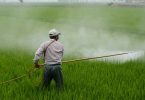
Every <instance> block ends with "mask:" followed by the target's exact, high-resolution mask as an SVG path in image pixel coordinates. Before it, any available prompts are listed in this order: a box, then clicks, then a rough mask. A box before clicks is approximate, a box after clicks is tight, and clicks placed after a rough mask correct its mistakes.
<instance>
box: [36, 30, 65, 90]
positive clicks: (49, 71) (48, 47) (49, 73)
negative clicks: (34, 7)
mask: <svg viewBox="0 0 145 100" xmlns="http://www.w3.org/2000/svg"><path fill="white" fill-rule="evenodd" d="M60 34H61V33H60V32H58V31H57V30H56V29H52V30H50V31H49V37H50V40H49V41H46V42H44V43H42V44H41V46H40V47H39V48H38V50H37V51H36V53H35V57H34V64H35V67H36V68H39V67H40V66H39V64H38V62H39V59H40V58H41V56H42V55H44V59H45V64H44V76H43V87H48V88H49V87H50V83H51V80H52V79H54V81H55V83H56V87H57V88H58V89H60V88H62V85H63V77H62V72H61V59H62V57H63V51H64V47H63V45H62V44H61V43H60V42H59V41H58V39H59V35H60Z"/></svg>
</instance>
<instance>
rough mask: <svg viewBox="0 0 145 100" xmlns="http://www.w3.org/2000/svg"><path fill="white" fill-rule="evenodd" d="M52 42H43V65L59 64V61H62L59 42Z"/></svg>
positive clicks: (61, 49) (61, 50) (62, 49)
mask: <svg viewBox="0 0 145 100" xmlns="http://www.w3.org/2000/svg"><path fill="white" fill-rule="evenodd" d="M53 41H54V40H50V41H47V42H45V44H44V48H45V50H46V51H45V64H57V63H61V59H62V56H63V51H64V48H63V45H62V44H61V43H60V42H59V41H54V42H53ZM51 42H53V43H51ZM50 43H51V44H50ZM49 44H50V45H49ZM48 45H49V46H48Z"/></svg>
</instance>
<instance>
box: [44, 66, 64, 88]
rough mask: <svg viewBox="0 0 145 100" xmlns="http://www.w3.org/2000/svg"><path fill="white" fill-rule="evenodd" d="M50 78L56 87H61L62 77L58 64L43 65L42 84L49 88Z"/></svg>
mask: <svg viewBox="0 0 145 100" xmlns="http://www.w3.org/2000/svg"><path fill="white" fill-rule="evenodd" d="M52 79H54V81H55V83H56V87H57V88H59V89H60V88H62V86H63V77H62V72H61V65H60V64H52V65H47V64H45V65H44V77H43V86H45V87H48V88H49V87H50V83H51V80H52Z"/></svg>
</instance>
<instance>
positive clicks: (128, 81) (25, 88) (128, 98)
mask: <svg viewBox="0 0 145 100" xmlns="http://www.w3.org/2000/svg"><path fill="white" fill-rule="evenodd" d="M17 52H19V54H18V53H17ZM0 55H1V56H0V69H1V70H0V77H1V78H0V81H1V82H2V81H5V80H9V79H11V78H14V77H18V76H19V75H22V74H24V73H25V72H26V71H28V70H29V69H30V68H31V67H33V65H32V62H31V60H30V59H32V58H33V56H32V54H29V53H26V52H24V51H21V50H18V51H8V50H6V51H4V52H2V51H1V52H0ZM10 55H11V56H10ZM144 66H145V62H144V61H129V62H126V63H111V62H101V61H96V60H95V61H82V62H76V63H66V64H62V71H63V78H64V90H62V91H57V90H56V89H55V83H54V81H52V84H51V89H50V90H48V89H41V80H42V74H43V68H41V69H40V70H37V71H36V72H35V73H33V74H32V75H31V77H28V76H27V77H24V78H22V79H19V80H16V81H13V82H10V83H8V84H3V85H1V86H0V98H1V100H9V99H15V100H20V99H21V100H24V99H29V100H30V99H38V98H39V99H40V100H43V99H50V100H56V99H59V100H64V99H66V100H70V99H75V100H84V99H85V100H94V99H99V100H101V99H106V100H108V99H109V100H112V99H117V100H134V99H136V100H138V99H142V100H143V99H144V97H145V79H144V77H145V74H144V73H145V67H144Z"/></svg>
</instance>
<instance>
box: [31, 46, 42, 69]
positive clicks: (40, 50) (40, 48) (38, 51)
mask: <svg viewBox="0 0 145 100" xmlns="http://www.w3.org/2000/svg"><path fill="white" fill-rule="evenodd" d="M43 45H44V44H42V45H41V46H40V47H39V48H38V49H37V51H36V53H35V57H34V59H33V60H34V64H35V67H37V68H38V67H39V65H38V62H39V59H40V58H41V57H42V54H43V53H44V48H43V47H44V46H43Z"/></svg>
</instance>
